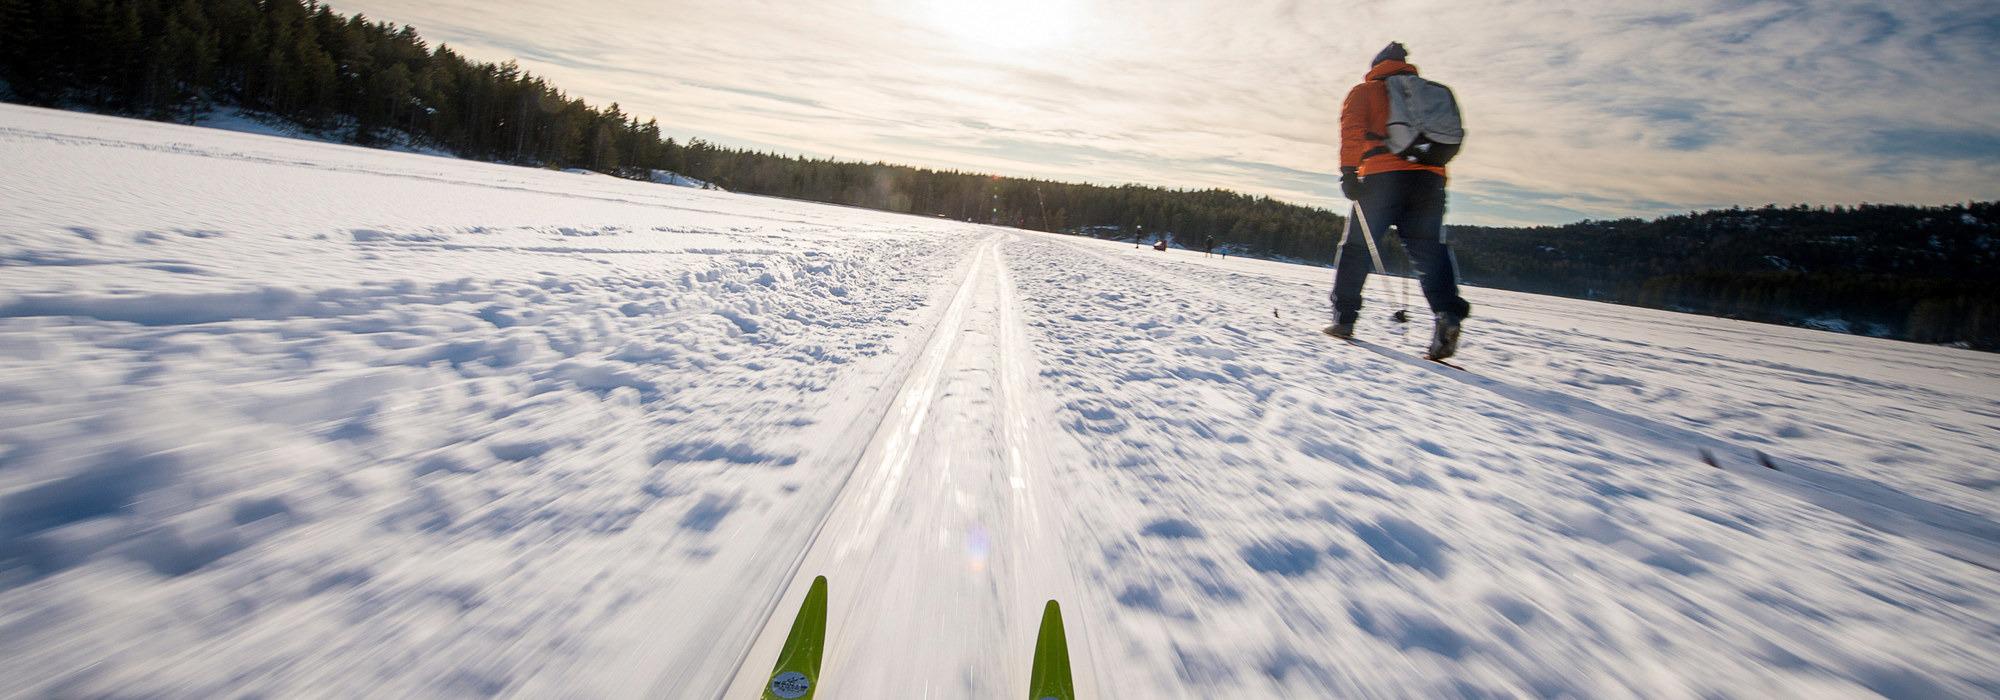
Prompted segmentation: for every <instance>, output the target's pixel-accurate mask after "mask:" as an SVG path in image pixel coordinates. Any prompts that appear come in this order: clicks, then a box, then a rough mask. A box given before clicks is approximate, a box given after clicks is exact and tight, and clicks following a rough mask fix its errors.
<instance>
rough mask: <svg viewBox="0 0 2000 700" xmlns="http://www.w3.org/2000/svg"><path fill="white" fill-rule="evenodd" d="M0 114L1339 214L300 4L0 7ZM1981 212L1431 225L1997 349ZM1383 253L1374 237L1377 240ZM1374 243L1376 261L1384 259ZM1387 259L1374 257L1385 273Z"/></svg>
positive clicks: (1114, 220)
mask: <svg viewBox="0 0 2000 700" xmlns="http://www.w3.org/2000/svg"><path fill="white" fill-rule="evenodd" d="M0 81H4V84H0V98H5V99H6V100H8V101H13V102H19V103H25V104H32V105H41V106H52V107H61V108H68V109H84V110H90V111H96V112H103V113H111V114H123V115H130V116H137V117H143V118H149V119H158V120H170V121H182V122H192V121H194V120H196V119H197V118H199V117H201V116H202V115H205V114H209V113H212V112H213V111H215V110H218V109H222V108H238V109H243V110H247V111H250V112H253V113H257V114H261V115H265V116H267V117H268V118H270V119H274V120H280V121H283V122H287V123H290V124H292V125H296V126H297V127H299V128H302V129H305V130H308V131H311V132H314V133H317V134H320V135H322V136H324V137H327V138H333V139H336V140H341V141H345V142H349V143H354V144H358V145H364V146H411V147H423V148H429V149H434V150H440V151H445V152H449V153H452V154H455V155H457V156H459V157H463V158H470V159H477V160H483V161H492V162H502V163H512V164H519V165H527V166H537V167H549V168H586V169H590V170H594V171H598V172H603V173H607V174H612V175H617V176H621V177H629V178H634V179H649V178H651V177H652V176H653V174H654V171H656V170H659V171H671V172H676V173H680V174H683V175H686V176H689V177H693V178H697V179H700V180H705V181H709V182H713V183H716V184H717V185H718V186H721V187H723V188H725V189H729V190H732V191H738V192H745V193H751V194H761V195H770V196H780V197H789V198H796V199H805V200H812V201H820V202H830V203H837V204H844V205H851V206H860V207H868V208H873V209H880V210H885V211H894V212H902V213H909V214H917V215H924V216H943V217H949V218H952V219H957V220H966V221H977V222H983V223H994V224H1000V225H1006V226H1017V227H1021V228H1028V229H1036V230H1042V231H1051V232H1062V233H1078V234H1086V235H1094V236H1099V237H1112V238H1121V239H1133V240H1144V241H1148V242H1150V241H1152V240H1154V239H1155V238H1159V237H1166V238H1170V239H1172V240H1173V241H1174V242H1175V243H1176V244H1177V245H1182V246H1186V247H1194V246H1197V245H1199V244H1200V242H1201V241H1202V240H1203V239H1204V238H1210V237H1212V238H1213V239H1215V241H1216V242H1217V243H1218V244H1219V245H1221V246H1224V247H1225V249H1227V250H1230V251H1233V252H1234V253H1237V254H1245V255H1253V256H1258V257H1269V258H1279V259H1287V260H1294V261H1300V262H1307V263H1315V264H1326V263H1328V262H1330V260H1331V259H1332V256H1333V248H1334V244H1335V241H1337V240H1338V238H1339V231H1340V227H1341V226H1342V225H1343V224H1344V217H1342V216H1341V214H1339V213H1337V212H1333V211H1328V210H1326V209H1321V208H1315V207H1307V206H1300V205H1296V204H1291V203H1286V202H1282V201H1278V200H1274V199H1271V198H1268V197H1257V196H1250V195H1244V194H1238V193H1234V192H1229V191H1225V190H1200V191H1193V190H1176V189H1168V188H1161V187H1150V186H1143V185H1124V186H1103V185H1091V184H1077V183H1063V182H1053V181H1046V180H1034V179H1022V178H1012V177H999V176H992V175H986V174H980V173H967V172H957V171H946V170H934V169H926V168H919V167H910V166H903V165H892V164H886V163H862V162H851V161H841V160H834V159H809V158H800V157H794V156H788V155H784V154H777V153H764V152H756V151H748V150H742V149H733V148H725V147H721V146H718V145H716V144H712V143H708V142H706V141H703V140H701V139H688V140H685V141H681V140H676V139H675V138H673V137H672V136H670V135H669V134H668V132H669V131H670V130H671V129H670V128H666V127H662V126H661V125H660V124H659V123H658V122H657V121H656V120H653V119H650V118H648V119H645V120H643V121H642V120H641V119H640V116H639V115H635V114H629V113H627V112H625V111H624V110H623V109H621V108H620V106H619V105H618V104H616V103H612V104H609V105H607V106H603V107H597V106H593V105H592V104H590V103H589V102H587V101H586V100H584V99H583V98H581V97H576V96H572V95H569V94H568V93H566V92H564V91H563V90H562V89H560V88H558V87H557V86H555V85H552V84H550V83H549V82H548V81H546V80H544V79H543V78H541V77H538V76H535V75H533V74H532V73H529V72H527V71H523V70H521V69H520V67H519V66H517V65H516V64H515V63H513V62H512V61H508V62H503V63H493V62H487V61H477V60H473V59H470V58H467V57H465V56H463V55H461V54H459V53H458V52H456V51H454V50H452V49H451V48H450V47H448V46H443V45H439V46H436V47H433V46H431V45H430V44H429V43H428V42H426V41H425V40H424V39H423V37H422V36H420V35H419V34H418V33H417V31H416V30H415V29H414V28H412V27H408V26H395V25H393V24H390V23H385V22H375V21H371V20H369V19H368V18H366V17H364V16H361V15H354V16H346V15H342V14H340V13H338V12H336V11H334V10H333V8H331V7H329V6H328V5H325V4H322V3H319V2H316V1H301V0H0ZM1996 206H2000V203H1995V202H1981V203H1968V204H1963V205H1955V206H1946V207H1921V206H1903V205H1861V206H1852V207H1849V206H1837V207H1830V208H1829V207H1805V206H1795V207H1790V208H1781V207H1777V206H1767V207H1764V208H1761V209H1730V210H1719V211H1709V212H1690V213H1688V214H1685V215H1675V216H1668V217H1663V218H1659V219H1653V220H1641V219H1620V220H1613V221H1583V222H1578V223H1573V224H1567V225H1562V226H1538V227H1526V228H1503V227H1481V226H1453V227H1452V228H1451V236H1452V240H1453V242H1454V245H1455V247H1457V248H1458V259H1459V261H1460V264H1461V266H1462V269H1461V276H1462V277H1463V279H1464V280H1465V281H1466V282H1467V283H1469V284H1474V285H1480V286H1486V287H1495V288H1501V289H1511V290H1519V291H1526V292H1535V293H1543V294H1556V295H1561V296H1569V297H1579V298H1590V299H1598V300H1602V301H1608V302H1616V303H1624V304H1633V305H1641V306H1649V307H1655V308H1666V309H1676V310H1684V311H1692V312H1697V313H1705V314H1715V315H1724V316H1731V317H1736V318H1744V319H1749V320H1756V321H1767V322H1776V323H1789V324H1807V325H1814V326H1817V327H1824V328H1829V329H1836V330H1847V331H1849V332H1856V333H1866V334H1870V335H1879V336H1884V337H1893V338H1903V339H1908V340H1915V341H1920V342H1934V343H1962V344H1966V345H1968V346H1971V347H1976V348H1982V349H2000V284H1996V282H2000V280H1996V277H2000V275H1996V274H1995V273H1994V272H1993V270H1994V269H1995V267H1994V263H1995V256H1996V255H2000V253H1996V251H1995V250H1994V245H1993V244H1994V234H1995V226H1996V221H2000V218H1996V213H2000V212H1996V211H1995V209H1996ZM1388 238H1390V239H1391V240H1393V238H1394V237H1393V236H1390V237H1388ZM1392 248H1393V244H1392ZM1398 261H1399V260H1398V259H1397V258H1396V257H1395V256H1392V262H1391V266H1392V267H1396V262H1398Z"/></svg>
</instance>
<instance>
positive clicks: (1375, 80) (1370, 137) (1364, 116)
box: [1340, 60, 1444, 177]
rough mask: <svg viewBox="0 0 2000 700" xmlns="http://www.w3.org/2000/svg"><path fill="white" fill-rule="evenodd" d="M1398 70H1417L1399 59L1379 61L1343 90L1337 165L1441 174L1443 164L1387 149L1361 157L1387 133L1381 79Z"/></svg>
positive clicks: (1368, 172)
mask: <svg viewBox="0 0 2000 700" xmlns="http://www.w3.org/2000/svg"><path fill="white" fill-rule="evenodd" d="M1398 73H1409V74H1410V75H1416V74H1417V67H1416V66H1413V65H1410V64H1408V63H1404V62H1402V61H1393V60H1392V61H1383V62H1381V63H1377V64H1375V67H1374V68H1370V69H1368V77H1367V78H1366V79H1364V80H1362V81H1361V84H1360V85H1356V86H1354V89H1352V90H1349V91H1347V101H1345V102H1342V103H1340V167H1343V168H1354V167H1359V168H1360V169H1361V176H1362V177H1367V176H1369V175H1373V174H1375V173H1387V172H1394V171H1397V170H1428V171H1430V172H1434V173H1437V174H1439V175H1443V174H1444V166H1441V165H1424V164H1422V163H1412V162H1410V161H1407V160H1403V159H1401V158H1398V157H1396V156H1395V155H1394V154H1390V153H1377V154H1375V155H1372V156H1368V157H1366V158H1363V157H1362V156H1363V155H1364V154H1366V153H1367V152H1368V151H1369V150H1371V149H1373V148H1375V147H1376V146H1380V145H1382V140H1383V139H1385V138H1387V137H1388V133H1389V84H1388V83H1385V82H1382V79H1383V78H1387V77H1389V76H1392V75H1396V74H1398Z"/></svg>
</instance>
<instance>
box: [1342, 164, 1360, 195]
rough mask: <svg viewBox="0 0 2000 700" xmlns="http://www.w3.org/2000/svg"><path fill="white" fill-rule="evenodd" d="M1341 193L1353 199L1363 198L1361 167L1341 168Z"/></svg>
mask: <svg viewBox="0 0 2000 700" xmlns="http://www.w3.org/2000/svg"><path fill="white" fill-rule="evenodd" d="M1340 194H1341V195H1343V196H1345V197H1347V198H1348V199H1352V200H1359V199H1361V170H1360V169H1359V168H1341V169H1340Z"/></svg>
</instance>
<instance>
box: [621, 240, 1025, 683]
mask: <svg viewBox="0 0 2000 700" xmlns="http://www.w3.org/2000/svg"><path fill="white" fill-rule="evenodd" d="M993 238H994V237H993V236H988V237H987V238H986V239H984V240H982V241H981V242H980V243H979V244H978V246H977V247H976V248H975V249H974V252H973V253H972V254H970V255H967V256H966V258H965V262H964V263H963V264H962V265H961V267H962V268H963V269H962V270H961V271H959V272H958V274H957V278H958V282H957V284H956V285H955V287H953V290H952V292H951V297H950V299H951V301H950V302H949V303H948V304H947V305H946V306H945V307H944V308H943V309H942V310H940V311H938V312H937V314H936V315H935V317H934V318H932V319H931V323H930V330H929V332H928V333H926V334H925V335H924V337H923V339H922V340H921V341H919V342H917V343H916V344H915V347H920V348H924V351H923V352H921V353H918V354H913V355H911V356H909V359H908V360H907V361H906V362H904V363H899V364H898V366H897V367H896V368H895V369H894V370H893V371H892V372H891V375H890V376H891V377H893V378H892V379H890V380H889V381H885V382H884V383H883V386H882V389H881V390H880V391H878V394H877V396H878V398H876V399H875V400H874V401H873V402H871V408H870V409H869V410H866V411H863V412H862V413H861V414H860V415H857V416H856V418H855V423H857V424H870V425H872V426H873V427H872V429H870V430H868V432H867V433H866V434H867V435H869V436H870V437H869V439H868V440H866V441H864V442H861V443H859V446H858V448H857V449H860V450H862V452H861V454H857V455H855V456H853V457H852V458H848V459H845V460H843V462H844V463H845V464H847V468H846V469H844V470H842V475H841V479H840V483H839V485H837V486H836V487H835V488H833V489H832V490H831V495H830V497H829V498H827V500H826V505H825V506H824V507H823V508H822V509H821V511H820V514H819V517H818V518H817V520H818V522H817V523H816V524H815V525H814V526H813V529H812V534H811V535H809V536H808V537H807V538H806V540H805V542H804V544H803V545H802V546H800V547H799V550H798V553H797V554H796V555H794V556H793V559H792V563H791V565H790V566H789V567H787V572H786V574H785V575H784V576H783V577H782V578H781V579H780V581H781V583H780V584H779V585H778V586H777V590H776V591H775V592H773V593H772V594H771V595H770V596H769V597H768V599H767V600H766V601H765V605H764V609H763V612H762V614H760V615H759V616H758V622H757V625H756V627H755V629H758V630H763V631H762V632H760V633H759V634H756V635H751V636H750V637H749V638H748V639H747V640H746V641H745V642H744V644H743V649H742V651H741V652H739V653H738V654H737V661H736V663H735V664H734V665H733V666H732V668H735V669H738V671H737V674H736V675H733V676H725V677H723V678H721V679H719V680H718V687H717V688H716V690H715V694H714V695H713V696H711V697H714V698H716V700H722V699H723V698H727V697H730V693H729V691H730V690H731V689H733V688H734V687H735V684H736V676H740V675H744V674H749V675H756V676H757V677H758V679H759V685H760V692H761V683H762V680H763V676H764V675H767V672H763V671H758V670H757V669H759V668H761V667H760V666H758V665H757V664H756V663H755V662H756V661H757V660H756V659H753V658H751V654H752V652H753V651H755V650H756V649H757V648H758V647H759V645H760V644H767V643H768V644H771V645H773V646H772V648H774V649H775V648H777V647H778V646H782V645H783V643H784V636H785V635H786V634H787V633H788V632H789V630H790V626H791V620H790V618H789V617H788V616H787V615H785V614H784V611H785V610H786V603H787V602H794V601H793V599H795V598H801V597H802V596H803V592H804V590H805V588H804V586H810V585H811V582H812V578H813V576H814V575H817V574H813V575H807V572H803V571H802V568H803V566H804V564H805V562H806V559H807V557H808V556H810V555H811V554H812V552H813V549H814V548H815V547H817V546H818V544H819V541H820V537H821V536H822V535H823V534H824V533H825V532H826V528H827V525H828V524H829V523H831V522H832V521H833V517H834V515H835V514H836V513H837V511H839V509H840V505H841V504H842V503H843V502H845V501H846V500H847V499H848V498H849V497H850V496H849V494H848V493H847V492H848V489H849V488H850V487H851V486H852V485H853V483H854V477H855V475H856V474H858V473H860V472H861V470H862V469H863V467H864V465H865V464H866V463H867V462H868V461H869V460H868V451H869V450H871V449H872V448H873V446H874V445H876V444H877V443H878V442H879V441H880V440H882V438H883V436H884V435H885V434H886V433H885V431H890V430H891V429H892V428H893V427H895V426H896V424H897V423H899V421H898V420H897V419H898V418H904V417H906V416H904V415H903V412H900V411H898V410H896V404H897V403H899V401H898V399H901V398H903V397H904V395H905V394H908V393H910V390H911V389H912V388H913V387H917V386H921V385H922V384H921V382H920V378H919V377H918V376H916V375H918V374H919V373H920V372H921V370H919V367H920V366H925V365H926V364H927V363H926V360H934V358H933V353H934V352H935V349H936V348H937V347H939V345H940V344H941V343H943V344H944V346H945V347H946V348H948V347H949V344H950V342H951V340H952V338H954V337H955V336H956V335H957V334H958V332H959V331H958V330H957V329H956V328H955V325H956V323H957V320H958V319H960V318H962V317H963V316H964V312H965V308H964V307H965V306H966V305H967V303H968V302H969V299H970V298H971V293H972V289H973V287H974V285H975V283H976V282H977V280H976V279H975V277H974V276H975V275H976V274H978V272H979V269H980V265H981V257H982V256H983V255H984V253H985V251H986V250H987V249H988V248H989V247H990V241H991V240H993ZM857 427H858V425H857ZM847 434H849V435H855V434H861V433H860V432H859V431H858V430H855V429H854V428H850V429H849V430H848V431H847ZM801 577H803V581H801ZM829 583H830V584H833V585H839V583H840V582H834V581H829ZM794 594H797V595H794ZM773 630H775V632H776V634H777V637H776V639H775V640H766V639H765V637H766V636H768V635H770V634H771V633H772V631H773ZM829 634H831V633H829ZM773 662H774V663H775V657H773ZM672 680H674V679H671V678H666V677H662V678H659V679H658V680H656V681H655V682H654V683H653V684H652V691H651V692H649V693H648V695H649V696H653V697H661V696H663V694H664V692H663V691H665V690H668V689H670V688H671V684H670V682H671V681H672Z"/></svg>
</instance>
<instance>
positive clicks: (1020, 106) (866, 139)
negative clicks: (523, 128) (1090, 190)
mask: <svg viewBox="0 0 2000 700" xmlns="http://www.w3.org/2000/svg"><path fill="white" fill-rule="evenodd" d="M332 5H333V6H334V9H336V10H338V11H341V12H344V13H357V12H358V13H362V14H365V15H367V16H368V17H369V18H371V19H373V20H377V21H389V22H394V23H397V24H409V25H413V26H415V27H416V28H417V30H418V31H419V32H421V33H422V34H423V35H424V36H425V37H426V38H428V39H429V40H431V42H432V43H433V44H434V45H435V44H437V43H444V44H448V45H450V46H451V47H452V48H453V49H454V50H457V51H460V52H461V53H463V54H465V55H467V56H469V57H472V58H475V59H480V60H492V61H502V60H507V59H510V58H511V59H515V60H518V61H519V62H520V64H521V66H522V67H523V68H525V69H527V70H529V71H532V72H534V73H536V74H538V75H542V76H545V77H547V78H549V80H550V81H551V82H552V83H553V84H555V85H557V86H558V87H560V88H562V89H564V90H566V91H567V92H568V93H569V94H570V95H572V96H574V97H581V98H584V99H586V100H588V101H590V102H591V103H592V104H597V105H600V106H602V105H606V104H609V103H612V102H616V103H618V104H619V106H620V108H621V109H623V110H624V111H625V112H626V113H627V114H633V115H636V116H639V117H640V118H641V119H642V120H643V119H645V118H647V117H657V118H658V119H659V121H660V125H661V127H662V129H663V130H664V131H666V132H667V133H668V134H670V135H679V136H680V137H682V138H686V137H700V138H704V139H707V140H710V141H713V142H717V143H721V144H724V145H731V146H740V147H750V148H756V149H760V150H772V151H779V152H785V153H797V154H805V155H812V156H819V157H838V158H843V159H853V160H867V161H878V160H879V161H887V162H892V163H902V164H909V165H918V166H927V167H936V168H949V169H960V170H972V171H979V172H990V173H997V174H1002V175H1013V176H1022V177H1040V178H1051V179H1060V180H1066V181H1079V182H1095V183H1102V184H1123V183H1141V184H1148V185H1161V186H1167V187H1177V188H1209V187H1221V188H1227V189H1231V190H1236V191H1239V192H1247V193H1251V194H1259V195H1269V196H1272V197H1276V198H1279V199H1284V200H1288V201H1294V202H1299V203H1303V204H1309V205H1314V206H1323V207H1328V208H1345V202H1344V200H1341V199H1340V197H1339V186H1338V185H1339V183H1338V176H1337V169H1338V166H1339V164H1338V147H1339V131H1338V128H1337V127H1338V121H1339V110H1340V103H1341V100H1342V99H1343V98H1344V97H1345V95H1346V93H1347V91H1348V89H1349V88H1351V87H1352V86H1353V85H1354V84H1355V83H1357V82H1360V80H1361V79H1362V74H1363V73H1364V72H1365V71H1366V70H1367V68H1368V62H1369V59H1370V58H1371V57H1373V56H1374V55H1375V53H1376V52H1377V51H1378V50H1380V49H1381V47H1382V46H1383V45H1385V44H1387V43H1388V42H1389V41H1392V40H1396V41H1402V42H1404V43H1405V44H1406V45H1407V46H1408V47H1409V50H1410V62H1411V63H1413V64H1415V65H1417V66H1418V68H1419V69H1420V70H1421V71H1422V72H1423V74H1424V76H1425V77H1428V78H1431V79H1433V80H1437V81H1440V82H1443V83H1445V84H1447V85H1450V86H1451V87H1452V89H1453V90H1454V92H1455V93H1456V94H1457V95H1458V99H1459V102H1460V105H1461V108H1462V109H1463V111H1464V113H1465V121H1466V129H1467V136H1466V145H1465V148H1464V150H1463V151H1462V152H1461V153H1460V154H1459V156H1458V158H1457V159H1456V160H1454V161H1453V162H1452V165H1451V193H1450V196H1451V200H1450V201H1451V203H1450V208H1451V212H1450V214H1449V221H1452V222H1455V223H1464V224H1485V225H1519V224H1554V223H1566V222H1570V221H1576V220H1579V219H1585V218H1595V219H1603V218H1615V217H1624V216H1653V215H1661V214H1671V213H1676V212H1685V211H1690V210H1696V209H1707V208H1715V207H1728V206H1735V205H1741V206H1762V205H1764V204H1767V203H1775V204H1780V205H1790V204H1794V203H1805V204H1815V205H1833V204H1855V203H1860V202H1877V203H1888V202H1894V203H1916V204H1949V203H1954V202H1963V201H1968V200H1989V199H2000V2H1993V1H1992V0H1923V1H1918V0H1908V1H1903V0H1896V1H1893V2H1879V3H1870V2H1849V1H1845V0H1824V1H1817V2H1807V1H1800V0H1767V1H1763V2H1744V1H1741V0H1663V1H1659V0H1656V1H1646V2H1624V1H1620V0H1609V1H1602V2H1583V1H1574V2H1570V1H1564V2H1532V1H1528V0H1314V1H1305V0H1227V1H1213V0H1200V1H1197V0H1149V1H1139V0H810V1H808V0H589V1H587V2H576V1H575V0H332Z"/></svg>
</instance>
